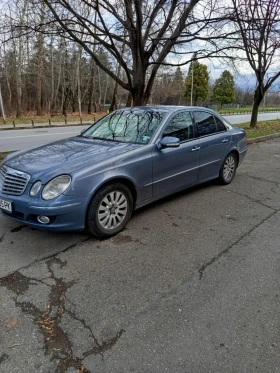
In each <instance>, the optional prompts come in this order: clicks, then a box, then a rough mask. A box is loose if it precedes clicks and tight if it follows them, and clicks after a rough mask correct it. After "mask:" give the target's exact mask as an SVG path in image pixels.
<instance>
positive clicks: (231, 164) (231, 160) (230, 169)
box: [219, 153, 237, 184]
mask: <svg viewBox="0 0 280 373" xmlns="http://www.w3.org/2000/svg"><path fill="white" fill-rule="evenodd" d="M236 169H237V158H236V155H235V154H234V153H230V154H228V155H227V157H226V159H225V160H224V163H223V164H222V167H221V170H220V175H219V179H220V182H221V183H222V184H229V183H231V182H232V180H233V178H234V175H235V172H236Z"/></svg>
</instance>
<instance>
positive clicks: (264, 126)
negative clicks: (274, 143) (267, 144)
mask: <svg viewBox="0 0 280 373" xmlns="http://www.w3.org/2000/svg"><path fill="white" fill-rule="evenodd" d="M238 127H241V128H244V129H245V131H246V133H247V137H248V139H254V138H256V137H261V136H266V135H271V134H273V133H280V119H275V120H266V121H263V122H258V123H257V127H256V128H250V123H242V124H239V125H238Z"/></svg>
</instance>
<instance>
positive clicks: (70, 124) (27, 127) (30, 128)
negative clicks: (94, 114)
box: [0, 121, 93, 131]
mask: <svg viewBox="0 0 280 373" xmlns="http://www.w3.org/2000/svg"><path fill="white" fill-rule="evenodd" d="M91 124H93V121H92V122H84V123H80V122H77V123H67V124H58V125H51V126H50V125H49V124H43V125H42V124H38V125H37V126H36V123H35V124H34V127H33V126H32V125H28V126H23V125H19V126H18V127H8V128H2V127H0V131H11V130H33V129H36V128H58V127H77V126H89V125H91ZM7 125H8V126H9V125H10V124H7ZM3 126H5V124H3Z"/></svg>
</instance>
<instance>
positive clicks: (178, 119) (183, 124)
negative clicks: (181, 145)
mask: <svg viewBox="0 0 280 373" xmlns="http://www.w3.org/2000/svg"><path fill="white" fill-rule="evenodd" d="M166 136H174V137H178V139H179V140H180V141H186V140H190V139H193V138H194V125H193V121H192V117H191V114H190V112H189V111H184V112H181V113H178V114H176V115H174V117H173V118H171V119H170V121H169V123H168V124H167V127H166V128H165V130H164V132H163V136H162V137H166Z"/></svg>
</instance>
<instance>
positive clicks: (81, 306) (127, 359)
mask: <svg viewBox="0 0 280 373" xmlns="http://www.w3.org/2000/svg"><path fill="white" fill-rule="evenodd" d="M279 194H280V139H275V140H270V141H267V142H262V143H259V144H256V145H250V147H249V152H248V154H247V158H246V160H245V162H244V163H243V164H242V165H241V166H240V168H239V169H238V172H237V174H236V177H235V179H234V180H233V182H232V184H231V185H228V186H219V185H218V184H217V183H215V182H212V183H208V184H207V185H204V186H201V187H199V188H195V189H191V190H189V191H185V192H182V193H179V194H176V195H175V196H173V197H169V198H166V199H164V200H162V201H160V202H157V203H154V204H153V205H151V206H149V207H146V208H143V209H141V210H139V211H138V212H135V213H134V215H133V218H132V220H131V221H130V223H129V224H128V226H127V229H126V230H125V231H123V232H122V233H120V234H119V235H117V236H115V237H114V238H111V239H108V240H104V241H99V240H96V239H94V238H91V237H90V236H88V235H87V234H86V233H60V234H58V233H46V232H41V231H37V230H33V229H30V228H28V227H25V226H23V225H20V224H17V223H15V222H13V221H10V220H9V219H8V218H4V217H3V216H0V261H1V266H0V299H1V303H0V323H1V327H0V371H1V373H22V372H28V373H48V372H49V373H74V372H84V373H89V372H90V373H128V372H134V373H163V372H169V373H206V372H211V373H233V372H236V373H251V372H261V373H272V372H273V373H275V372H279V371H280V353H279V352H280V334H279V312H280V276H279V273H280V243H279V226H280V196H279Z"/></svg>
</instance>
